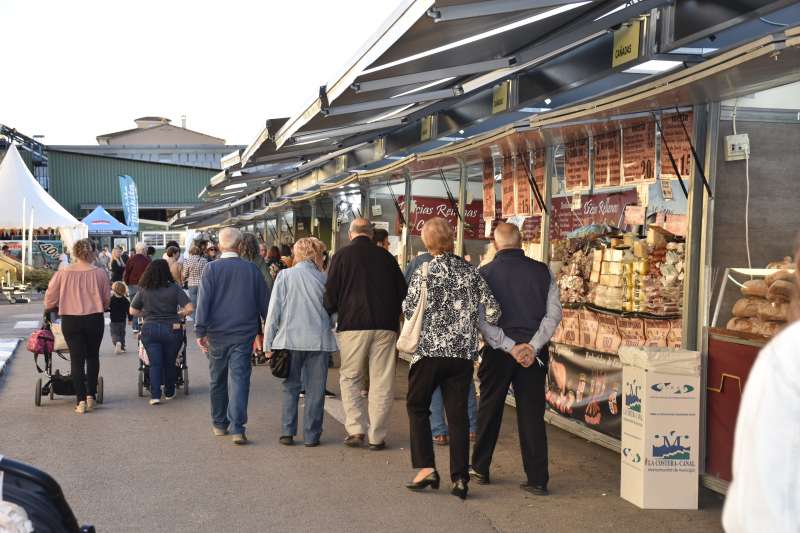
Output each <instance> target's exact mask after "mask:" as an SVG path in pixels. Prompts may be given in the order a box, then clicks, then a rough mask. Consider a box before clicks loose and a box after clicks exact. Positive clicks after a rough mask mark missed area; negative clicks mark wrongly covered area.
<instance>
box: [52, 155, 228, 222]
mask: <svg viewBox="0 0 800 533" xmlns="http://www.w3.org/2000/svg"><path fill="white" fill-rule="evenodd" d="M47 157H48V165H47V166H48V174H49V178H50V190H49V192H50V194H51V195H52V196H53V197H54V198H55V199H56V200H57V201H58V202H59V203H60V204H61V205H63V206H64V207H65V208H66V209H67V210H68V211H69V212H70V213H72V214H73V215H75V216H76V217H77V218H81V217H82V216H83V215H84V214H85V213H84V212H83V211H82V210H81V204H84V205H89V204H91V205H95V204H100V205H115V204H116V205H118V204H120V203H121V198H120V194H119V179H118V176H120V175H121V174H127V175H129V176H131V177H133V179H134V181H135V182H136V186H137V189H138V191H139V204H140V205H176V206H184V205H187V204H199V203H200V201H199V200H198V199H197V194H198V193H199V192H200V191H201V190H202V189H203V187H205V186H206V185H207V184H208V180H209V179H211V176H213V175H214V174H216V173H217V172H218V171H217V170H214V169H209V168H201V167H188V166H182V165H173V164H169V163H153V162H149V161H136V160H133V159H124V158H118V157H107V156H96V155H89V154H79V153H74V152H65V151H61V150H48V151H47Z"/></svg>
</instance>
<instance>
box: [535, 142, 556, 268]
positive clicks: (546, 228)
mask: <svg viewBox="0 0 800 533" xmlns="http://www.w3.org/2000/svg"><path fill="white" fill-rule="evenodd" d="M544 158H545V160H544V190H543V191H542V196H543V200H544V205H546V206H547V213H544V212H542V215H541V219H542V223H541V224H540V231H541V236H540V237H539V241H540V242H541V244H542V246H541V250H542V256H541V257H540V260H541V261H542V262H543V263H545V264H546V265H549V264H550V217H551V216H552V213H553V175H554V174H555V167H556V165H555V149H554V148H553V147H552V146H548V147H547V148H546V149H545V151H544Z"/></svg>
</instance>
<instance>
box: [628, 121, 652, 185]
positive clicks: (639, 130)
mask: <svg viewBox="0 0 800 533" xmlns="http://www.w3.org/2000/svg"><path fill="white" fill-rule="evenodd" d="M655 165H656V123H655V122H652V121H648V122H642V123H639V124H635V125H633V126H626V127H625V128H623V130H622V170H623V174H622V183H623V185H628V184H631V183H643V182H652V181H654V180H655V178H656V170H655Z"/></svg>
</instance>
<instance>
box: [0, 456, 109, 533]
mask: <svg viewBox="0 0 800 533" xmlns="http://www.w3.org/2000/svg"><path fill="white" fill-rule="evenodd" d="M0 493H2V495H3V498H2V501H3V502H8V503H11V504H14V505H18V506H19V507H22V509H24V511H25V514H27V518H28V520H29V521H30V522H31V525H32V526H33V530H34V531H51V532H59V533H60V532H69V533H73V532H74V533H94V531H95V529H94V526H80V525H78V520H77V519H76V518H75V514H73V512H72V509H71V508H70V506H69V503H67V500H66V499H65V498H64V493H63V492H62V491H61V487H60V486H59V484H58V483H57V482H56V480H55V479H53V478H52V477H50V476H49V475H48V474H47V473H45V472H42V471H41V470H38V469H36V468H34V467H32V466H30V465H27V464H25V463H20V462H18V461H14V460H12V459H9V458H8V457H2V456H0ZM0 505H2V502H0ZM0 526H2V524H0Z"/></svg>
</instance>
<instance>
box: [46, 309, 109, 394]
mask: <svg viewBox="0 0 800 533" xmlns="http://www.w3.org/2000/svg"><path fill="white" fill-rule="evenodd" d="M54 315H55V312H54V311H48V310H45V313H44V317H43V318H42V326H41V328H40V329H41V330H48V331H51V332H52V333H53V336H54V337H55V342H54V347H53V350H52V351H49V350H44V351H42V352H41V353H40V352H34V354H33V363H34V364H35V365H36V370H37V371H38V372H39V374H44V376H45V378H46V379H47V382H46V383H44V384H42V381H43V380H42V377H39V378H37V379H36V391H35V393H34V397H33V402H34V404H35V405H36V407H39V406H41V405H42V396H49V397H50V399H51V400H53V399H55V397H56V395H58V396H75V386H74V385H73V383H72V376H71V375H70V374H69V373H66V374H62V373H61V370H59V369H56V370H55V371H53V359H54V356H58V357H60V358H61V359H63V360H64V361H69V357H68V356H69V349H68V348H67V345H66V342H64V337H63V335H61V327H60V325H59V324H54V323H53V317H54ZM40 355H41V356H42V357H43V359H44V368H42V367H40V366H39V356H40ZM96 400H97V403H98V404H102V403H103V376H98V377H97V398H96Z"/></svg>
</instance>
